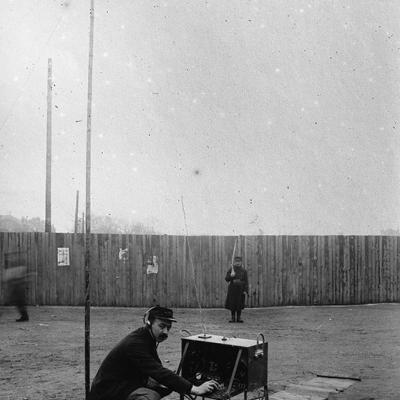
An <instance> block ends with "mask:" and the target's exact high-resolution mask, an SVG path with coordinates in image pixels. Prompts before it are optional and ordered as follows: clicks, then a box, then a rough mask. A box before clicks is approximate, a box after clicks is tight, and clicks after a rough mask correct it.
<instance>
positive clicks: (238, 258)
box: [233, 256, 242, 261]
mask: <svg viewBox="0 0 400 400" xmlns="http://www.w3.org/2000/svg"><path fill="white" fill-rule="evenodd" d="M233 260H234V261H242V257H240V256H235V258H234V259H233Z"/></svg>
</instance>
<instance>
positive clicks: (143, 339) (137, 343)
mask: <svg viewBox="0 0 400 400" xmlns="http://www.w3.org/2000/svg"><path fill="white" fill-rule="evenodd" d="M172 322H176V320H175V319H174V318H173V312H172V310H170V309H169V308H165V307H160V306H156V307H153V308H151V309H150V310H148V311H147V312H146V314H145V316H144V323H145V326H144V327H141V328H139V329H137V330H135V331H133V332H131V333H130V334H129V335H128V336H126V337H125V338H124V339H122V340H121V342H119V343H118V344H117V345H116V346H115V347H114V348H113V349H112V350H111V352H110V353H109V354H108V355H107V357H106V358H105V359H104V361H103V362H102V364H101V366H100V369H99V370H98V372H97V374H96V376H95V378H94V380H93V383H92V386H91V390H90V394H89V399H90V400H160V399H161V398H162V397H164V396H167V395H168V394H170V393H171V392H172V391H175V392H178V393H180V394H194V395H200V396H201V395H204V394H207V393H209V392H212V391H213V390H214V389H216V388H217V386H218V383H217V382H215V381H212V380H211V381H207V382H204V383H203V384H202V385H200V386H194V385H192V384H191V383H190V382H189V381H188V380H186V379H184V378H183V377H181V376H179V375H177V374H176V373H175V372H173V371H171V370H169V369H167V368H164V367H163V366H162V364H161V360H160V358H159V357H158V354H157V346H158V344H159V343H160V342H162V341H164V340H166V339H167V338H168V333H169V330H170V329H171V326H172Z"/></svg>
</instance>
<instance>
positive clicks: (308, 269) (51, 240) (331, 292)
mask: <svg viewBox="0 0 400 400" xmlns="http://www.w3.org/2000/svg"><path fill="white" fill-rule="evenodd" d="M236 239H237V238H236V237H233V236H190V237H185V236H167V235H111V234H92V235H91V249H90V250H91V251H90V253H91V302H92V305H102V306H137V307H147V306H151V305H154V304H163V305H166V306H170V307H198V305H199V303H200V304H201V306H202V307H223V306H224V300H225V294H226V289H227V283H226V282H225V280H224V278H225V274H226V272H227V270H228V267H229V265H230V262H231V258H232V251H233V248H234V244H235V240H236ZM59 248H64V249H65V248H67V249H68V251H69V265H59V261H60V260H58V249H59ZM120 249H127V257H124V256H123V255H122V254H120ZM7 252H19V253H21V254H22V255H23V257H24V260H25V262H26V265H27V267H28V273H29V276H28V280H29V287H28V292H27V294H28V301H29V304H39V305H82V304H84V287H85V284H84V279H85V278H84V264H85V263H84V255H85V249H84V235H83V234H68V233H9V232H2V233H0V255H1V260H0V263H1V264H0V279H1V280H2V281H3V279H2V278H3V277H4V271H5V265H4V253H7ZM236 254H240V255H242V257H243V259H244V262H245V266H246V268H247V271H248V276H249V297H248V302H247V303H248V306H249V307H263V306H278V305H311V304H362V303H376V302H397V301H399V299H400V292H399V285H398V283H399V282H400V277H399V271H400V268H399V266H400V238H399V237H388V236H241V237H239V238H238V244H237V247H236ZM153 261H154V263H153V264H154V265H151V263H152V262H153ZM157 267H158V272H157V273H148V272H150V271H149V269H157ZM0 287H1V289H0V290H1V291H0V304H7V298H6V290H5V289H6V285H5V284H4V282H3V284H2V285H1V286H0Z"/></svg>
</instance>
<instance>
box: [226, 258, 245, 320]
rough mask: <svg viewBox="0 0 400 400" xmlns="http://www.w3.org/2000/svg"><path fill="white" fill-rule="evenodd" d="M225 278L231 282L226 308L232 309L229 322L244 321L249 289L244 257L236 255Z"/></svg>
mask: <svg viewBox="0 0 400 400" xmlns="http://www.w3.org/2000/svg"><path fill="white" fill-rule="evenodd" d="M225 280H226V281H227V282H229V285H228V294H227V296H226V301H225V308H226V309H228V310H231V320H230V321H229V322H243V321H242V319H241V318H240V317H241V314H242V310H243V308H244V303H245V293H248V291H249V283H248V279H247V271H246V270H245V269H244V268H243V265H242V257H239V256H236V257H235V258H234V260H233V264H232V267H231V268H230V269H229V270H228V272H227V273H226V276H225Z"/></svg>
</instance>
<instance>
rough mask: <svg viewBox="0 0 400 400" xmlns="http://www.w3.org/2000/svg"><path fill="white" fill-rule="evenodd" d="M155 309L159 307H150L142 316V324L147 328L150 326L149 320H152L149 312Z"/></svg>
mask: <svg viewBox="0 0 400 400" xmlns="http://www.w3.org/2000/svg"><path fill="white" fill-rule="evenodd" d="M157 307H159V306H155V307H151V308H149V309H148V310H147V311H146V312H145V313H144V315H143V323H144V324H145V325H146V326H148V327H150V326H151V319H152V318H150V317H151V312H152V311H153V310H154V309H155V308H157Z"/></svg>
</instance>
